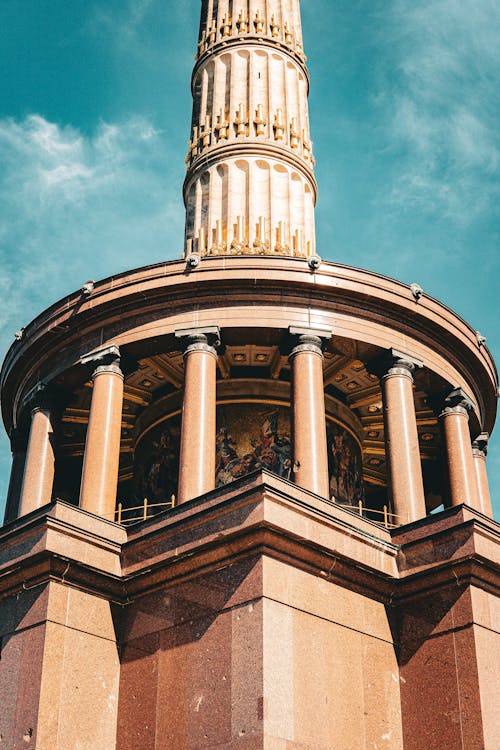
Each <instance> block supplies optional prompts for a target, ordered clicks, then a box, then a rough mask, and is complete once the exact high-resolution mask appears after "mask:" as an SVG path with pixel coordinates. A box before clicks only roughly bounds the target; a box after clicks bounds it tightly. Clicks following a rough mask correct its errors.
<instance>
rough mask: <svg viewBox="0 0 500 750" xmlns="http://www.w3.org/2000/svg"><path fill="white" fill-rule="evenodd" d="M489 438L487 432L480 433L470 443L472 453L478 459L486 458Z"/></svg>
mask: <svg viewBox="0 0 500 750" xmlns="http://www.w3.org/2000/svg"><path fill="white" fill-rule="evenodd" d="M489 439H490V436H489V435H488V433H487V432H482V433H481V434H480V435H478V436H477V438H476V439H475V440H473V441H472V453H473V455H474V456H477V457H478V458H486V456H487V455H488V442H489Z"/></svg>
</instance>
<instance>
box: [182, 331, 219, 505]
mask: <svg viewBox="0 0 500 750" xmlns="http://www.w3.org/2000/svg"><path fill="white" fill-rule="evenodd" d="M176 336H177V337H178V338H181V339H182V341H183V345H184V399H183V405H182V426H181V445H180V457H179V486H178V503H179V504H181V503H185V502H187V501H188V500H192V499H193V498H195V497H199V496H200V495H203V494H204V493H205V492H209V491H210V490H213V489H214V487H215V431H216V382H217V350H216V346H217V344H218V334H217V333H216V332H214V329H213V328H209V329H200V330H189V331H179V332H177V333H176Z"/></svg>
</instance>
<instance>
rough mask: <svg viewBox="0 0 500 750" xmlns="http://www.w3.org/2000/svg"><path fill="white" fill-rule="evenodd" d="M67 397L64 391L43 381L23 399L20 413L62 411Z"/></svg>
mask: <svg viewBox="0 0 500 750" xmlns="http://www.w3.org/2000/svg"><path fill="white" fill-rule="evenodd" d="M66 397H67V394H66V393H65V391H64V389H62V388H59V387H57V386H55V385H53V384H51V383H45V382H44V381H42V380H41V381H40V382H39V383H37V384H36V385H35V386H33V388H32V389H31V390H30V391H28V393H27V394H26V396H25V397H24V398H23V400H22V402H21V410H20V411H23V412H24V410H25V409H26V410H28V411H29V412H30V413H31V414H32V413H33V412H35V411H60V410H61V409H62V407H63V404H64V400H65V398H66ZM25 413H26V412H25Z"/></svg>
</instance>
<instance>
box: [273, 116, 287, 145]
mask: <svg viewBox="0 0 500 750" xmlns="http://www.w3.org/2000/svg"><path fill="white" fill-rule="evenodd" d="M274 137H275V139H276V140H277V141H282V140H283V139H284V137H285V121H284V119H283V110H282V109H278V110H277V112H276V116H275V118H274Z"/></svg>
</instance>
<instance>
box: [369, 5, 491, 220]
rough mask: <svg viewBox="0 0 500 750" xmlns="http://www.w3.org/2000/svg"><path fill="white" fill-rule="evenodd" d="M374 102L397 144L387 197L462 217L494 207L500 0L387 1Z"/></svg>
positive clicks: (471, 218)
mask: <svg viewBox="0 0 500 750" xmlns="http://www.w3.org/2000/svg"><path fill="white" fill-rule="evenodd" d="M390 21H391V23H390V24H389V25H384V26H383V29H384V32H383V33H384V34H385V39H384V43H385V44H387V45H390V47H391V48H392V50H393V54H392V55H391V58H390V59H391V63H392V64H393V65H394V70H391V72H390V73H391V80H392V83H391V85H390V86H387V89H386V90H385V93H384V96H382V97H381V102H382V103H383V105H384V106H387V107H388V112H389V113H390V117H391V120H392V127H391V136H392V137H393V138H394V145H395V148H399V149H401V151H402V154H401V158H400V161H399V164H400V166H399V169H398V174H397V177H396V180H395V183H394V186H393V189H392V191H391V192H390V193H389V202H391V203H393V204H398V205H402V206H412V205H416V206H418V207H419V208H421V209H424V210H427V211H429V212H431V213H436V214H439V215H440V216H445V217H446V218H447V219H449V220H450V221H453V222H456V223H457V224H462V225H466V224H468V223H470V222H472V221H474V220H475V219H476V218H478V217H479V216H481V215H484V213H485V212H488V211H495V212H498V206H499V198H500V132H499V130H498V118H499V114H500V107H499V101H498V89H499V85H500V45H499V44H498V28H500V2H498V0H460V1H458V0H423V2H419V3H417V4H415V3H414V2H412V1H411V0H394V2H393V4H392V11H391V16H390Z"/></svg>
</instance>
